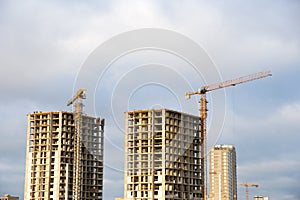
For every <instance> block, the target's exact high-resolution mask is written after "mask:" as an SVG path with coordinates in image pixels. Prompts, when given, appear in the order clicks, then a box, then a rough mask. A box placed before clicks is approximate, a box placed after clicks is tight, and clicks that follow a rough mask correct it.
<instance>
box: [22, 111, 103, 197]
mask: <svg viewBox="0 0 300 200" xmlns="http://www.w3.org/2000/svg"><path fill="white" fill-rule="evenodd" d="M27 117H28V130H27V147H26V173H25V188H24V200H36V199H39V200H51V199H53V200H56V199H57V200H60V199H61V200H63V199H64V200H71V199H82V200H85V199H86V200H87V199H102V190H103V134H104V120H103V119H102V120H101V119H99V118H94V117H90V116H86V115H83V116H82V120H81V125H82V130H81V142H80V144H81V145H80V147H81V148H80V151H79V152H80V157H78V156H76V152H75V149H76V144H77V143H76V141H77V140H76V138H77V137H76V130H75V124H74V119H73V118H74V116H73V113H69V112H34V113H32V114H28V116H27ZM76 164H77V165H78V166H80V168H79V170H73V169H74V166H75V165H76ZM76 173H77V174H78V173H79V174H80V176H79V177H80V184H74V183H75V178H74V176H75V174H76ZM75 189H76V190H77V191H79V195H78V197H77V198H75V197H74V190H75Z"/></svg>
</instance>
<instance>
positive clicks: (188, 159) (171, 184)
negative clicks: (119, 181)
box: [124, 109, 203, 200]
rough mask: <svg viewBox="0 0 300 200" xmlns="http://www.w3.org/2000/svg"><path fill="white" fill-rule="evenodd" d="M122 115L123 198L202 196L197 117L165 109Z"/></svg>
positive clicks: (159, 199) (189, 197) (196, 199)
mask: <svg viewBox="0 0 300 200" xmlns="http://www.w3.org/2000/svg"><path fill="white" fill-rule="evenodd" d="M125 115H126V134H125V175H124V176H125V177H124V179H125V180H124V182H125V184H124V187H125V188H124V199H127V200H128V199H135V200H147V199H149V200H150V199H152V200H165V199H166V200H167V199H168V200H171V199H178V200H179V199H182V200H183V199H184V200H186V199H194V200H200V199H203V191H201V186H202V184H203V179H202V174H201V169H203V163H201V158H200V155H201V151H200V149H201V146H200V142H199V139H200V130H199V129H200V128H199V123H200V119H199V117H196V116H192V115H189V114H184V113H181V112H177V111H172V110H167V109H160V110H137V111H131V112H127V113H125Z"/></svg>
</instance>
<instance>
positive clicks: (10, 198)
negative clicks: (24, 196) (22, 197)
mask: <svg viewBox="0 0 300 200" xmlns="http://www.w3.org/2000/svg"><path fill="white" fill-rule="evenodd" d="M0 200H19V197H14V196H11V195H9V194H4V195H3V196H2V197H0Z"/></svg>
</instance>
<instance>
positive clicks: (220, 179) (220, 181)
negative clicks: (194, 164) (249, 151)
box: [209, 145, 237, 200]
mask: <svg viewBox="0 0 300 200" xmlns="http://www.w3.org/2000/svg"><path fill="white" fill-rule="evenodd" d="M209 159H210V163H209V182H210V183H209V186H210V194H209V199H210V200H235V199H237V174H236V151H235V147H234V146H232V145H216V146H214V147H211V149H210V152H209Z"/></svg>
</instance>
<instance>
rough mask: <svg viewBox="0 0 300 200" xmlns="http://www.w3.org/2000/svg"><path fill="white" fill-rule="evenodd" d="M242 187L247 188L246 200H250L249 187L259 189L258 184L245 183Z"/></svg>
mask: <svg viewBox="0 0 300 200" xmlns="http://www.w3.org/2000/svg"><path fill="white" fill-rule="evenodd" d="M240 186H245V188H246V200H248V199H249V187H258V185H257V184H250V183H247V182H246V183H243V184H240Z"/></svg>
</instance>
